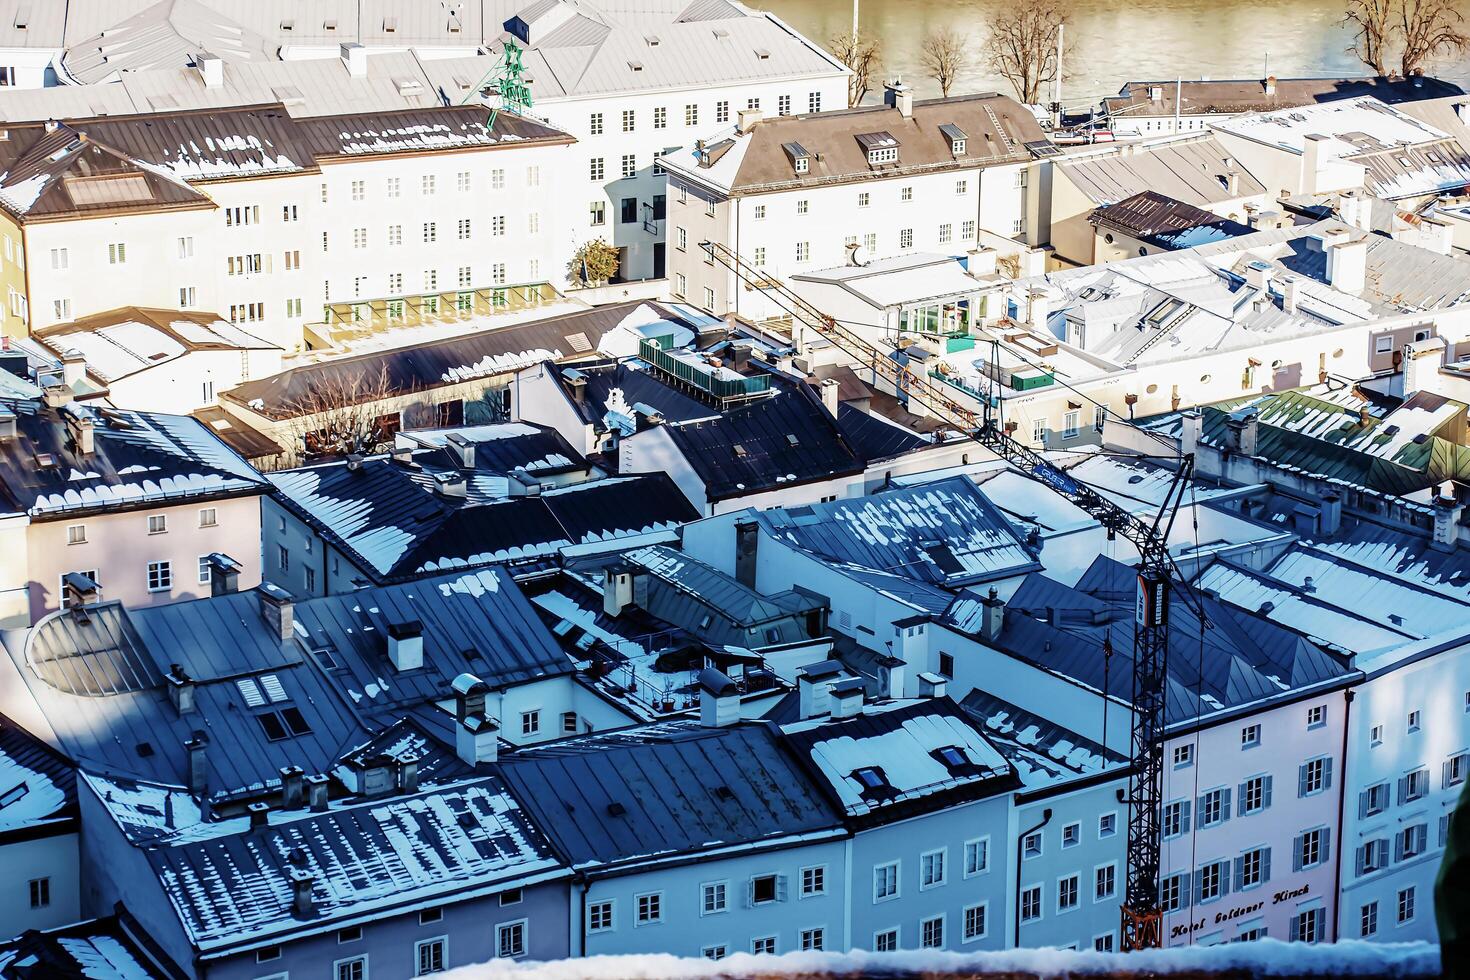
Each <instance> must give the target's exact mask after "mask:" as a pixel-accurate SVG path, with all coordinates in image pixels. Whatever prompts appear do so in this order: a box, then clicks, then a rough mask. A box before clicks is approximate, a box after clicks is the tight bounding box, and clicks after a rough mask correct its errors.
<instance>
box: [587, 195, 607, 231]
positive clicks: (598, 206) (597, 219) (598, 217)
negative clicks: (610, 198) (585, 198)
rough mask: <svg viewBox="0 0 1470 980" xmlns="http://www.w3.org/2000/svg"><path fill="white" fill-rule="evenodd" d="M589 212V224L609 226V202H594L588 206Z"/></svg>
mask: <svg viewBox="0 0 1470 980" xmlns="http://www.w3.org/2000/svg"><path fill="white" fill-rule="evenodd" d="M587 212H588V218H589V222H588V223H589V224H593V225H604V224H607V202H606V201H593V202H592V203H591V204H590V205H588V207H587Z"/></svg>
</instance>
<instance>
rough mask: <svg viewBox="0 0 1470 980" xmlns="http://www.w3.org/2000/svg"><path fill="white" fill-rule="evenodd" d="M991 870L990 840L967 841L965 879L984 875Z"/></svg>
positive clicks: (985, 838) (983, 838) (984, 838)
mask: <svg viewBox="0 0 1470 980" xmlns="http://www.w3.org/2000/svg"><path fill="white" fill-rule="evenodd" d="M989 870H990V838H989V837H982V838H981V839H980V840H969V841H965V872H964V874H965V877H966V878H969V877H971V876H973V875H978V874H984V873H985V872H987V871H989Z"/></svg>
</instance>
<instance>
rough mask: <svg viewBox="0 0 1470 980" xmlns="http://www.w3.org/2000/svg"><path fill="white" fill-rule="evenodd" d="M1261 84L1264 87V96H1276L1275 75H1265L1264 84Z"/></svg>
mask: <svg viewBox="0 0 1470 980" xmlns="http://www.w3.org/2000/svg"><path fill="white" fill-rule="evenodd" d="M1263 84H1264V85H1265V89H1266V94H1267V95H1275V94H1276V76H1275V75H1267V76H1266V80H1265V82H1264V83H1263Z"/></svg>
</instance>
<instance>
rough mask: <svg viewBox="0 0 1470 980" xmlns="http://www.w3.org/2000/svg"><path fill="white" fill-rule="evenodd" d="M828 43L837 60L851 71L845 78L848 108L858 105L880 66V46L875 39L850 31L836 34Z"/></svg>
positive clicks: (881, 55)
mask: <svg viewBox="0 0 1470 980" xmlns="http://www.w3.org/2000/svg"><path fill="white" fill-rule="evenodd" d="M828 44H829V46H830V47H831V49H832V54H833V55H834V56H836V58H837V60H838V61H840V62H842V63H843V64H844V65H846V66H847V67H848V68H849V69H850V70H851V71H852V74H851V75H849V76H848V79H847V105H848V108H852V107H854V106H857V105H860V104H861V103H862V101H863V98H864V97H865V96H867V94H868V89H870V88H872V86H873V79H874V78H876V77H877V75H878V70H879V69H880V68H881V67H882V62H883V49H882V47H881V46H880V45H879V43H878V41H877V40H867V39H864V38H860V37H853V35H852V33H851V32H844V33H842V34H838V35H837V36H836V37H834V38H833V39H832V40H831V41H829V42H828Z"/></svg>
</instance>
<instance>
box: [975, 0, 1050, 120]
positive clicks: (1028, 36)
mask: <svg viewBox="0 0 1470 980" xmlns="http://www.w3.org/2000/svg"><path fill="white" fill-rule="evenodd" d="M1061 26H1062V8H1061V4H1060V2H1059V0H1034V2H1030V3H1021V4H1017V5H1015V6H1013V7H1011V8H1009V9H1008V10H1005V11H1004V12H1002V13H1001V14H1000V15H999V16H997V17H996V19H995V22H994V23H993V24H991V25H990V38H989V40H988V41H987V42H986V46H985V47H986V53H987V54H988V55H989V58H990V68H991V70H992V71H994V72H995V73H996V74H997V75H999V76H1000V77H1001V78H1004V79H1005V80H1006V81H1008V82H1010V83H1011V87H1012V88H1013V89H1015V90H1016V97H1017V98H1018V99H1020V100H1021V101H1022V102H1024V103H1026V104H1027V105H1035V104H1037V103H1038V102H1040V101H1041V88H1042V86H1043V85H1045V84H1046V83H1047V82H1050V81H1052V80H1053V79H1055V78H1056V76H1057V33H1058V31H1060V29H1061Z"/></svg>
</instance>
